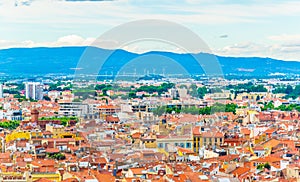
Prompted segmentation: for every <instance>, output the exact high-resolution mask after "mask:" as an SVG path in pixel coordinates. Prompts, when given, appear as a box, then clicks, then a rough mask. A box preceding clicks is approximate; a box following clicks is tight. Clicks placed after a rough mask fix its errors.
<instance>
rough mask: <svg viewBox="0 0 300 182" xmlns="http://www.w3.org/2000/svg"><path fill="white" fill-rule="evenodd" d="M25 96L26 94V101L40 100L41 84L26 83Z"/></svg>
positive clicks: (41, 96) (41, 97)
mask: <svg viewBox="0 0 300 182" xmlns="http://www.w3.org/2000/svg"><path fill="white" fill-rule="evenodd" d="M25 94H26V99H33V100H42V99H43V84H41V83H39V82H26V83H25Z"/></svg>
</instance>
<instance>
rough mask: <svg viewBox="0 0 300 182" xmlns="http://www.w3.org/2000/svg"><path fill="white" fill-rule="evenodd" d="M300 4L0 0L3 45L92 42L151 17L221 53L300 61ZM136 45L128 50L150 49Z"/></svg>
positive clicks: (292, 0) (289, 0) (195, 0)
mask: <svg viewBox="0 0 300 182" xmlns="http://www.w3.org/2000/svg"><path fill="white" fill-rule="evenodd" d="M299 7H300V2H299V1H296V0H283V1H279V0H277V1H276V0H274V1H269V0H265V1H261V0H260V1H259V0H253V1H251V0H250V1H226V0H214V1H211V0H166V1H162V0H159V1H158V0H114V1H103V0H102V1H100V0H98V1H97V0H94V1H91V0H90V1H88V0H1V1H0V25H1V28H0V48H9V47H36V46H65V45H88V44H90V43H91V42H93V40H95V38H97V37H99V36H100V35H101V34H102V33H104V32H105V31H108V30H110V29H111V28H113V27H114V26H117V25H119V24H122V23H126V22H130V21H133V20H141V19H149V18H151V19H162V20H169V21H173V22H176V23H179V24H181V25H184V26H186V27H188V28H189V29H190V30H192V31H194V32H195V33H197V34H198V35H199V36H200V37H201V38H202V39H203V40H204V41H205V42H206V43H207V44H208V46H209V47H210V48H211V50H212V52H213V53H215V54H218V55H228V56H261V57H272V58H278V59H284V60H298V61H300V31H299V30H300V24H299V23H298V21H299V19H300V8H299ZM137 47H138V45H134V46H128V47H126V49H127V50H129V51H133V52H141V51H142V52H143V51H148V50H147V49H151V48H149V47H148V48H147V49H144V50H141V49H138V48H137ZM153 49H155V48H153ZM157 49H158V48H157ZM168 51H176V50H172V49H170V50H168Z"/></svg>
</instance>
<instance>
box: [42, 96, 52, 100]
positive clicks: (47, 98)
mask: <svg viewBox="0 0 300 182" xmlns="http://www.w3.org/2000/svg"><path fill="white" fill-rule="evenodd" d="M43 98H44V100H47V101H51V98H50V97H49V96H48V95H44V97H43Z"/></svg>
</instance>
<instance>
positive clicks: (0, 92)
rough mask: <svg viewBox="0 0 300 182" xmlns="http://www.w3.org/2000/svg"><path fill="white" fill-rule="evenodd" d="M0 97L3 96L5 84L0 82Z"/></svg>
mask: <svg viewBox="0 0 300 182" xmlns="http://www.w3.org/2000/svg"><path fill="white" fill-rule="evenodd" d="M0 98H3V84H2V83H0Z"/></svg>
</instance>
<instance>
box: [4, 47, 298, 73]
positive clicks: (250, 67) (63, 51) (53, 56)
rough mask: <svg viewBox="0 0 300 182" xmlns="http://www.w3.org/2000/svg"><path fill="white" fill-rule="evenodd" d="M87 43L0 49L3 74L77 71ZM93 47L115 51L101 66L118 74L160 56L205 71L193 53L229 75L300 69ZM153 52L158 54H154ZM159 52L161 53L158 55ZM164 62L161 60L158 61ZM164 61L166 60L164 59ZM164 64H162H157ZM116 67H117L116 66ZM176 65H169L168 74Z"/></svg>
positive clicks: (253, 60) (263, 61)
mask: <svg viewBox="0 0 300 182" xmlns="http://www.w3.org/2000/svg"><path fill="white" fill-rule="evenodd" d="M86 48H87V47H57V48H11V49H2V50H0V73H1V74H2V75H18V76H19V75H42V74H74V69H72V68H76V67H77V64H78V62H79V60H80V59H81V56H82V55H83V53H85V50H86ZM90 50H93V51H94V52H93V53H92V54H91V55H93V56H94V57H93V58H94V59H96V58H97V56H102V55H108V54H110V53H113V54H112V55H111V56H110V57H109V58H108V59H107V61H106V62H105V64H104V65H103V69H102V70H101V72H102V73H104V72H105V71H107V70H112V72H114V74H116V73H117V72H118V70H120V69H121V68H122V67H123V66H124V65H126V64H128V62H130V60H132V59H138V58H140V59H149V61H150V62H151V61H152V60H151V59H154V58H155V59H160V57H167V58H168V59H172V60H175V61H176V62H177V63H178V64H179V65H182V66H183V67H184V68H185V69H186V70H187V71H188V72H189V73H191V74H203V73H204V72H203V69H202V68H200V67H199V66H197V62H196V61H195V60H194V59H193V56H195V57H198V58H200V59H203V60H206V59H213V58H217V60H218V61H219V63H220V65H221V68H222V72H223V73H224V74H226V75H228V74H235V75H248V76H261V75H268V74H271V73H277V72H279V73H294V74H298V73H299V72H300V62H296V61H282V60H275V59H271V58H259V57H223V56H214V55H210V54H203V53H199V54H177V53H171V52H158V51H153V52H148V53H144V54H135V53H131V52H127V51H124V50H115V51H113V50H105V49H99V48H91V47H89V48H88V51H90ZM149 55H155V56H156V57H151V56H149ZM157 56H158V57H157ZM155 64H160V63H155ZM161 64H163V63H161ZM157 66H160V65H157ZM163 66H165V65H161V67H163ZM112 67H113V69H112ZM108 68H110V69H108ZM171 69H172V67H170V65H168V67H167V69H166V70H165V72H166V74H167V73H168V70H171Z"/></svg>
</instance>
